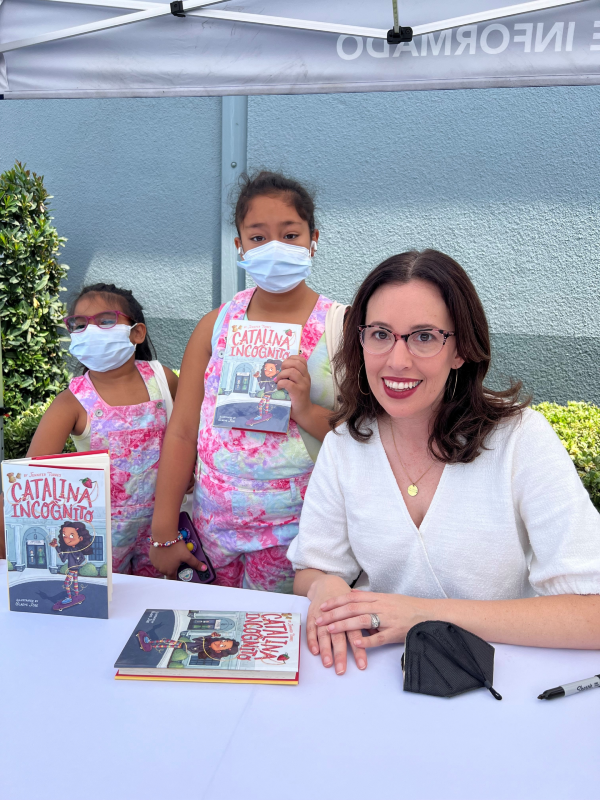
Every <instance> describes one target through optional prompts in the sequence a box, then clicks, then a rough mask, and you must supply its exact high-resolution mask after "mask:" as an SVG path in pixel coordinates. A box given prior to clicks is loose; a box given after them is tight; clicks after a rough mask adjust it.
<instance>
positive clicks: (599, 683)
mask: <svg viewBox="0 0 600 800" xmlns="http://www.w3.org/2000/svg"><path fill="white" fill-rule="evenodd" d="M586 689H600V675H592V677H591V678H586V679H585V680H583V681H576V682H575V683H565V685H564V686H557V687H556V688H555V689H546V691H545V692H542V693H541V694H539V695H538V700H554V698H555V697H567V696H568V695H570V694H578V693H579V692H585V690H586Z"/></svg>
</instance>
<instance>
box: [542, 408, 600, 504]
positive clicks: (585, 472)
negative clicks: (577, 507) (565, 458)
mask: <svg viewBox="0 0 600 800" xmlns="http://www.w3.org/2000/svg"><path fill="white" fill-rule="evenodd" d="M534 408H535V410H536V411H539V412H541V413H542V414H543V415H544V416H545V417H546V419H547V420H548V422H549V423H550V424H551V425H552V427H553V428H554V430H555V431H556V433H557V434H558V437H559V439H560V440H561V442H562V443H563V444H564V446H565V447H566V448H567V451H568V453H569V455H570V456H571V458H572V459H573V463H574V464H575V467H576V468H577V472H578V473H579V477H580V478H581V480H582V483H583V485H584V486H585V488H586V489H587V491H588V493H589V495H590V497H591V499H592V503H593V504H594V505H595V506H596V508H597V509H598V510H599V511H600V407H598V406H594V405H588V404H587V403H575V402H570V403H568V404H567V405H566V406H559V405H557V404H556V403H540V404H539V405H537V406H534Z"/></svg>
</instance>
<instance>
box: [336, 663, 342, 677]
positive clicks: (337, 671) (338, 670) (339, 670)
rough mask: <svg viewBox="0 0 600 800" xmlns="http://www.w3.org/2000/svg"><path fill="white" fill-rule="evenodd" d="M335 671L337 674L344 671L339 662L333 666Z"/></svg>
mask: <svg viewBox="0 0 600 800" xmlns="http://www.w3.org/2000/svg"><path fill="white" fill-rule="evenodd" d="M335 671H336V673H337V674H338V675H342V674H343V673H344V668H343V666H342V665H341V664H338V665H337V667H336V668H335Z"/></svg>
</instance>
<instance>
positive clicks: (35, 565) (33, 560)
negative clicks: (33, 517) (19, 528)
mask: <svg viewBox="0 0 600 800" xmlns="http://www.w3.org/2000/svg"><path fill="white" fill-rule="evenodd" d="M26 542H27V543H26V547H27V567H28V568H29V569H47V567H48V562H47V559H46V542H45V541H44V540H43V539H38V538H37V534H35V537H34V538H33V539H27V540H26Z"/></svg>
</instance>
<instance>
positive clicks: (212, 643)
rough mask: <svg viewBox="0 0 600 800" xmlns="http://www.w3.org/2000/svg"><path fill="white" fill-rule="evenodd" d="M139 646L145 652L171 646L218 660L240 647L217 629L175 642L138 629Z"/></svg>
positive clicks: (232, 653) (231, 654)
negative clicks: (189, 640)
mask: <svg viewBox="0 0 600 800" xmlns="http://www.w3.org/2000/svg"><path fill="white" fill-rule="evenodd" d="M136 636H137V639H138V642H139V643H140V647H141V648H142V650H143V651H144V652H145V653H149V652H150V651H151V650H152V649H154V650H166V649H167V647H173V648H175V649H176V650H180V649H185V650H186V651H187V652H188V653H194V654H195V655H197V656H199V657H200V658H211V659H212V660H213V661H220V660H221V659H222V658H226V657H227V656H234V655H236V653H237V652H238V650H239V648H240V643H239V642H237V641H236V640H235V639H230V638H221V636H220V634H219V633H218V632H217V631H213V632H212V633H211V635H210V636H201V637H200V638H198V639H194V640H193V641H192V642H176V641H175V640H174V639H150V637H149V636H148V634H147V633H146V631H138V632H137V634H136Z"/></svg>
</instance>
